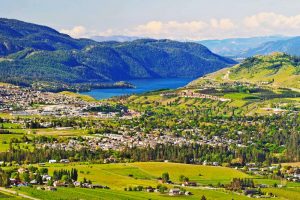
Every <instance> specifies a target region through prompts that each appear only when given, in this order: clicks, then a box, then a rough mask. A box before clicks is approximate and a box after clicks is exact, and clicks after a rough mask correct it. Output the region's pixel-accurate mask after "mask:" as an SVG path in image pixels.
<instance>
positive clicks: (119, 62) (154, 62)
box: [0, 19, 235, 84]
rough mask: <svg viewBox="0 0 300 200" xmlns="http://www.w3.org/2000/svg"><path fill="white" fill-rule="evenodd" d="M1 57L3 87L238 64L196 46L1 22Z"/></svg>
mask: <svg viewBox="0 0 300 200" xmlns="http://www.w3.org/2000/svg"><path fill="white" fill-rule="evenodd" d="M0 56H1V57H0V81H2V82H12V83H18V84H32V83H33V82H36V81H46V82H62V83H68V84H69V83H86V82H104V81H119V80H129V79H139V78H160V77H166V78H167V77H198V76H201V75H204V74H207V73H211V72H213V71H216V70H218V69H221V68H224V67H227V66H229V65H232V64H235V61H233V60H231V59H228V58H225V57H222V56H219V55H216V54H214V53H212V52H211V51H210V50H208V49H207V48H206V47H205V46H203V45H200V44H197V43H192V42H185V43H182V42H177V41H171V40H152V39H140V40H135V41H132V42H96V41H93V40H90V39H74V38H71V37H70V36H68V35H66V34H61V33H59V32H57V31H56V30H54V29H52V28H49V27H46V26H40V25H36V24H31V23H26V22H22V21H18V20H11V19H0Z"/></svg>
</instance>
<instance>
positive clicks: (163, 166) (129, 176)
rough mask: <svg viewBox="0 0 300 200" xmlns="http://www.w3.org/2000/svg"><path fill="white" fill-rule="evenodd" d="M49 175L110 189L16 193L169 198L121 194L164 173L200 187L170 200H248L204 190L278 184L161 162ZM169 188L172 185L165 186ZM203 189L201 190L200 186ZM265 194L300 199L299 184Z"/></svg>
mask: <svg viewBox="0 0 300 200" xmlns="http://www.w3.org/2000/svg"><path fill="white" fill-rule="evenodd" d="M46 167H47V168H48V169H49V174H50V175H52V173H53V171H54V170H58V169H71V168H76V169H78V171H79V180H82V179H83V178H84V177H85V178H87V179H90V180H92V181H93V183H95V184H101V185H106V186H109V187H110V188H111V189H109V190H107V189H83V188H58V190H57V191H42V190H37V189H35V188H27V187H23V188H20V189H17V190H19V191H18V192H19V193H24V194H28V195H30V196H33V197H37V198H40V199H169V198H171V197H170V196H169V195H168V194H160V193H147V192H145V191H141V192H136V191H124V188H125V187H135V186H139V185H142V186H152V187H156V186H157V185H158V181H157V178H158V177H160V176H161V174H162V173H164V172H168V173H169V174H170V179H171V180H172V181H173V182H174V183H175V184H176V185H179V184H180V182H179V176H180V175H184V176H187V177H189V178H190V181H195V182H197V183H198V184H199V185H200V187H196V188H195V187H194V188H193V187H187V188H185V189H186V190H188V191H190V192H192V193H193V195H191V196H178V197H172V198H175V199H200V198H201V196H202V195H205V196H206V198H207V199H220V200H222V199H229V200H231V199H242V200H243V199H249V198H248V197H246V196H243V195H238V194H236V193H232V192H229V191H225V190H224V189H208V188H207V187H204V186H207V185H208V184H213V185H216V184H217V183H223V184H226V183H228V182H230V181H231V179H232V178H235V177H237V178H254V180H255V182H256V183H267V184H269V185H272V184H273V183H275V182H276V183H279V181H274V180H268V179H260V178H259V177H253V176H249V175H247V174H244V173H242V172H240V171H238V170H235V169H231V168H225V167H213V166H202V165H188V164H179V163H164V162H144V163H118V164H88V163H72V164H66V165H65V164H47V166H46ZM166 186H167V187H168V188H173V187H174V185H166ZM202 186H203V187H202ZM265 190H266V191H268V192H273V193H275V194H276V195H277V197H276V198H272V199H282V200H283V199H297V198H294V197H297V196H300V184H291V185H289V184H288V187H287V188H285V189H278V188H268V189H265Z"/></svg>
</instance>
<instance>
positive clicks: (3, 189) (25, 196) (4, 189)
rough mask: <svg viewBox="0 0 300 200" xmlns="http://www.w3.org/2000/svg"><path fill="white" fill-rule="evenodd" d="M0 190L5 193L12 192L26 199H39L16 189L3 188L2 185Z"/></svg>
mask: <svg viewBox="0 0 300 200" xmlns="http://www.w3.org/2000/svg"><path fill="white" fill-rule="evenodd" d="M0 191H2V192H6V193H9V194H13V195H17V196H20V197H23V198H26V199H31V200H40V199H37V198H34V197H31V196H28V195H26V194H21V193H18V192H17V191H13V190H9V189H6V188H4V187H0Z"/></svg>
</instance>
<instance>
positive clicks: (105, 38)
mask: <svg viewBox="0 0 300 200" xmlns="http://www.w3.org/2000/svg"><path fill="white" fill-rule="evenodd" d="M91 39H92V40H95V41H97V42H106V41H115V42H132V41H134V40H138V39H142V38H141V37H134V36H124V35H112V36H92V37H91Z"/></svg>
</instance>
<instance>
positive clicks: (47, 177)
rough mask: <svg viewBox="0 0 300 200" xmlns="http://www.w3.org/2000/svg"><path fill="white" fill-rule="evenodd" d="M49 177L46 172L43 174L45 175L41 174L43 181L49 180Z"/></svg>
mask: <svg viewBox="0 0 300 200" xmlns="http://www.w3.org/2000/svg"><path fill="white" fill-rule="evenodd" d="M51 178H52V177H51V176H49V175H48V174H45V175H43V176H42V179H43V180H45V181H50V180H51Z"/></svg>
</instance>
